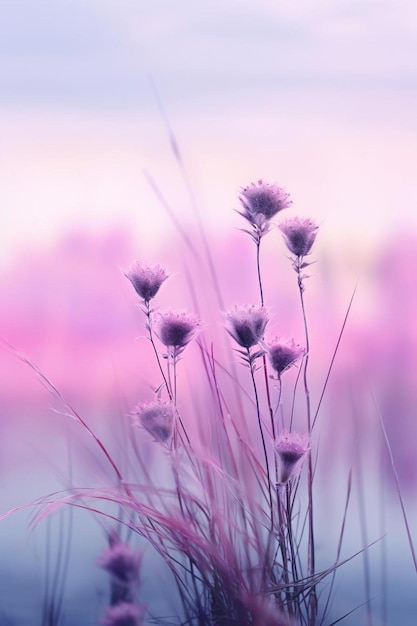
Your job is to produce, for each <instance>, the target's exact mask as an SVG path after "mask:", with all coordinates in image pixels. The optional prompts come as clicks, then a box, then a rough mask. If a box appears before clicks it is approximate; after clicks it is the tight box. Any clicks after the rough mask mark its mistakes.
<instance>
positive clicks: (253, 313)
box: [225, 305, 269, 349]
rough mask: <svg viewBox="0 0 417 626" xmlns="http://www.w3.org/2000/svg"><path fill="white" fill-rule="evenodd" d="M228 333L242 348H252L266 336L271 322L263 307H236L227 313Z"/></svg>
mask: <svg viewBox="0 0 417 626" xmlns="http://www.w3.org/2000/svg"><path fill="white" fill-rule="evenodd" d="M225 315H226V320H227V326H226V330H227V332H228V333H229V334H230V335H231V336H232V337H233V339H234V340H235V341H236V343H238V344H239V345H240V346H242V348H247V349H249V348H251V347H252V346H254V345H256V344H257V343H258V341H260V340H261V339H262V337H263V335H264V332H265V327H266V325H267V323H268V321H269V318H268V314H267V312H266V310H265V308H264V307H263V306H255V305H246V306H240V307H238V306H235V308H234V309H232V310H230V311H227V312H226V314H225Z"/></svg>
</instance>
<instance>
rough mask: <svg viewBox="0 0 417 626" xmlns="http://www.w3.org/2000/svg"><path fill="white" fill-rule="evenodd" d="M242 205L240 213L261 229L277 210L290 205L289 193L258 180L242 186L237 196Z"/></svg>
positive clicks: (265, 227) (264, 227) (266, 226)
mask: <svg viewBox="0 0 417 626" xmlns="http://www.w3.org/2000/svg"><path fill="white" fill-rule="evenodd" d="M239 199H240V202H241V203H242V206H243V212H242V213H241V215H242V216H243V217H244V218H245V219H247V220H248V222H250V223H251V224H252V225H253V226H256V227H257V228H259V229H260V230H262V231H266V230H267V229H268V222H269V220H270V219H271V218H273V217H274V215H276V214H277V213H278V212H279V211H282V210H283V209H286V208H288V207H289V206H291V204H292V201H291V199H290V195H289V194H288V193H287V192H286V191H285V190H284V189H283V188H282V187H278V185H269V184H268V183H265V182H263V181H262V180H259V181H258V182H257V183H251V184H250V185H248V187H244V188H243V189H242V191H241V193H240V196H239Z"/></svg>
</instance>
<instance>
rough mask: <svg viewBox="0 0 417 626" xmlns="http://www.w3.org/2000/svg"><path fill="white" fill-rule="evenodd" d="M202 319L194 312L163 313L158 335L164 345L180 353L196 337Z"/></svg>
mask: <svg viewBox="0 0 417 626" xmlns="http://www.w3.org/2000/svg"><path fill="white" fill-rule="evenodd" d="M199 324H200V321H199V319H198V318H197V317H196V316H195V315H194V314H193V313H176V312H175V311H166V312H165V313H161V315H160V320H159V328H158V337H159V339H160V340H161V341H162V343H163V344H164V346H167V347H172V348H174V350H175V352H176V353H177V354H179V353H180V352H181V351H182V350H183V349H184V348H185V346H186V345H187V344H188V343H189V342H190V341H191V339H192V338H193V337H194V334H195V332H196V330H197V327H198V326H199Z"/></svg>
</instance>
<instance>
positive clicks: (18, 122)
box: [0, 0, 417, 626]
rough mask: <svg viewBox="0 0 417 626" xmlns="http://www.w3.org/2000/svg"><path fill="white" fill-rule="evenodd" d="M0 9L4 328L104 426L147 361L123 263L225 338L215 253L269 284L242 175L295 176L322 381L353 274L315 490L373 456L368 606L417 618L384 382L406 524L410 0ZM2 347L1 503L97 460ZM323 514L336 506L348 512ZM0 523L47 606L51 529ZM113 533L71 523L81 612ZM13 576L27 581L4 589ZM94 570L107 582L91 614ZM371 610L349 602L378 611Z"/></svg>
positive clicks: (230, 271) (274, 262)
mask: <svg viewBox="0 0 417 626" xmlns="http://www.w3.org/2000/svg"><path fill="white" fill-rule="evenodd" d="M0 12H1V19H0V60H1V63H0V72H1V80H0V94H1V97H0V113H1V115H0V136H1V142H0V170H1V172H2V175H1V185H0V268H1V284H0V297H1V310H0V337H1V339H3V340H5V341H6V342H8V344H11V345H12V346H13V348H15V349H16V350H18V351H19V352H20V353H22V354H24V355H25V356H26V357H27V358H29V359H30V360H31V361H33V362H34V363H35V364H36V365H37V366H38V367H39V368H40V369H41V370H42V371H43V372H44V373H45V374H46V375H47V376H48V377H49V378H50V379H51V380H52V382H53V383H54V384H55V385H56V386H57V387H58V388H59V389H60V390H61V391H62V392H63V393H65V394H66V396H67V397H68V398H69V399H70V401H71V402H72V404H74V405H75V406H76V408H77V409H78V410H80V411H81V412H82V414H83V415H84V416H86V417H87V419H88V421H89V423H90V424H91V425H92V426H94V427H95V428H97V429H98V430H99V431H100V432H101V431H103V433H104V436H108V437H109V439H111V437H110V436H109V433H111V432H113V431H112V429H114V428H115V423H116V420H125V421H126V415H127V414H128V412H129V410H130V408H131V407H132V406H133V405H134V403H135V402H137V401H138V400H139V399H142V398H145V399H150V398H151V395H152V391H151V386H152V384H155V380H154V379H155V377H156V369H152V368H153V365H152V364H150V363H149V358H148V355H147V354H146V353H145V352H144V349H143V344H142V343H141V340H140V339H139V340H136V338H137V337H138V336H140V335H141V334H142V333H143V328H142V325H141V324H142V321H141V319H140V312H139V309H138V307H137V304H136V301H135V298H134V294H133V293H132V289H131V287H130V285H129V284H127V281H126V279H125V278H124V276H123V272H122V270H123V269H125V268H127V267H128V265H129V263H130V262H132V261H133V260H134V259H136V258H139V259H141V260H144V261H146V262H149V263H162V264H164V265H165V266H166V267H167V269H168V271H169V272H170V273H171V274H172V276H171V278H170V280H169V281H168V282H167V283H166V285H165V286H164V287H166V289H164V293H163V294H162V295H161V306H163V307H168V306H173V307H179V308H183V307H184V308H193V307H194V308H195V307H196V306H198V308H199V309H200V312H201V314H202V316H203V317H205V322H206V326H205V328H204V333H206V336H207V338H209V337H214V340H215V341H217V342H218V343H217V345H220V346H223V344H225V343H227V342H226V339H225V337H224V335H223V334H222V329H221V324H222V322H221V315H220V312H219V306H218V302H216V299H215V297H214V290H213V289H212V281H211V282H210V279H209V278H208V275H209V273H208V269H207V268H208V263H207V259H208V255H210V257H211V260H212V262H213V265H214V268H215V271H216V273H217V277H218V281H219V285H220V288H221V292H222V296H223V302H224V305H225V306H231V305H233V304H235V303H237V304H241V303H245V302H254V301H257V298H258V293H257V287H256V273H255V256H254V250H253V244H252V243H251V242H250V240H249V238H248V237H247V236H245V235H244V234H243V233H241V232H239V228H242V227H244V225H243V224H242V219H241V218H240V217H239V216H238V215H237V213H236V211H235V210H236V209H238V208H239V202H238V194H239V189H240V188H241V186H244V185H247V184H249V183H250V182H251V181H254V180H258V179H260V178H262V179H264V180H266V181H269V182H271V183H278V184H280V185H282V186H284V187H285V188H286V189H287V191H289V192H290V193H291V196H292V199H293V207H292V208H291V209H289V210H288V211H291V213H293V214H299V215H303V216H310V217H312V218H314V219H316V220H317V221H318V222H319V224H320V235H319V238H318V240H317V245H316V248H315V254H314V260H315V261H316V263H315V265H313V266H312V268H311V272H310V273H311V278H310V279H309V284H308V291H307V294H308V297H309V315H310V320H311V325H312V327H313V328H314V331H313V354H314V375H313V378H314V394H315V395H314V400H315V401H316V402H317V400H318V398H319V396H320V391H321V388H322V385H323V381H324V378H325V375H326V371H327V368H328V365H329V363H330V359H331V357H332V354H333V351H334V347H335V345H336V342H337V339H338V336H339V333H340V330H341V327H342V323H343V319H344V316H345V314H346V310H347V307H348V304H349V300H350V298H351V295H352V293H353V290H354V288H355V285H356V284H358V286H357V291H356V294H355V298H354V302H353V306H352V309H351V312H350V315H349V318H348V322H347V326H346V331H345V334H344V337H343V340H342V342H341V346H340V349H339V351H338V355H337V359H336V362H335V368H334V370H333V375H332V378H331V384H330V385H329V388H328V393H327V395H326V397H325V401H324V403H323V409H322V420H321V424H320V428H321V431H320V432H321V434H320V437H321V445H322V446H323V447H324V446H327V447H326V448H325V450H326V453H325V454H323V461H322V476H321V480H322V481H323V482H322V485H323V489H322V490H321V491H320V494H319V495H318V499H319V502H321V504H322V510H323V511H327V510H328V506H329V501H330V500H331V499H332V498H333V499H335V501H338V498H339V499H340V501H341V502H342V501H343V497H344V495H343V494H344V490H345V482H346V478H345V476H346V471H345V470H346V468H349V467H350V465H351V464H352V463H353V460H354V459H356V456H358V457H360V459H361V461H360V467H361V469H360V471H358V477H359V478H360V480H359V478H358V484H357V493H358V494H359V495H358V497H357V503H356V507H357V512H356V513H353V514H352V518H353V520H354V521H352V528H353V530H352V531H351V534H350V535H349V546H350V547H352V550H356V549H360V547H361V546H363V545H364V543H367V542H370V541H373V540H375V539H377V538H379V537H381V536H382V535H385V534H387V537H388V539H387V541H386V542H385V545H386V546H387V547H386V552H385V553H384V552H379V553H378V554H377V556H375V557H373V556H372V554H373V553H372V552H370V554H371V557H370V559H374V572H375V575H374V580H375V583H373V584H374V588H373V590H372V591H373V595H374V596H375V597H376V598H377V600H376V601H375V602H376V604H375V607H374V610H373V618H372V619H373V620H374V621H373V623H374V624H381V623H386V624H392V625H394V624H397V623H400V622H401V623H402V624H410V626H411V624H414V623H415V621H413V619H415V615H416V614H417V604H416V602H415V594H414V596H413V594H411V593H410V589H414V588H415V581H416V578H415V577H416V572H415V571H414V570H413V567H412V561H411V556H410V550H409V547H408V544H407V541H406V537H405V532H404V527H403V523H402V517H401V513H400V508H399V505H398V499H397V497H396V491H395V485H394V481H393V479H392V471H391V469H390V464H389V458H388V454H387V451H386V449H385V448H384V442H383V438H382V436H381V429H380V425H379V422H378V411H377V410H376V406H375V403H374V402H373V400H372V393H371V391H373V392H374V395H375V398H376V402H377V404H378V406H379V409H380V411H381V414H382V416H383V419H384V421H385V424H386V428H387V432H388V436H389V439H390V442H391V445H392V451H393V456H394V459H395V464H396V468H397V470H398V473H399V477H400V480H401V487H402V489H403V493H404V497H405V499H406V505H407V511H408V514H409V518H410V522H412V523H414V527H415V521H416V519H417V511H416V507H415V490H416V479H417V461H416V460H415V459H416V448H417V443H416V442H417V419H416V418H417V415H416V400H417V398H416V396H417V391H416V389H417V384H416V383H417V380H416V354H417V352H416V350H417V326H416V323H415V319H416V313H417V289H416V278H415V276H416V270H417V252H416V250H417V245H416V244H417V211H416V207H415V202H416V195H417V194H416V177H415V163H416V157H417V117H416V110H417V7H416V5H415V2H414V0H399V1H397V2H394V0H378V1H376V0H361V1H359V0H358V1H355V0H341V1H339V2H337V3H336V2H333V1H330V0H316V1H315V2H314V3H312V2H308V1H307V0H298V1H296V2H292V3H289V2H281V1H277V2H274V1H272V0H246V1H238V0H231V1H229V2H220V1H218V0H199V2H191V1H184V0H182V1H179V2H175V3H174V2H171V1H170V0H164V1H163V0H157V1H154V2H144V1H142V0H121V1H119V2H115V1H114V0H72V1H71V2H70V1H62V2H55V1H53V0H44V1H41V0H17V1H16V2H11V1H10V2H9V1H7V0H3V1H2V2H0ZM262 254H263V257H262V260H263V271H264V277H265V285H266V296H267V301H268V304H269V305H270V306H271V311H272V313H273V316H274V317H273V320H274V321H273V326H272V331H273V333H274V334H281V333H282V334H285V335H291V334H293V335H294V336H300V333H301V325H300V319H299V311H298V310H297V299H296V292H295V281H294V276H293V275H292V270H291V267H290V264H289V262H288V260H287V258H286V252H285V249H284V246H283V243H282V241H281V237H280V236H279V233H278V232H277V231H276V230H275V229H273V230H272V232H271V233H270V234H269V235H268V237H267V238H265V240H264V247H263V251H262ZM196 255H197V256H196ZM197 258H198V259H199V260H198V261H197V260H196V259H197ZM191 286H193V288H194V291H195V293H194V292H193V289H191V288H190V287H191ZM4 348H5V349H4V350H3V349H2V350H1V352H0V364H1V370H2V376H1V380H0V393H1V401H0V409H1V422H0V428H1V437H0V458H1V460H0V467H1V471H2V476H3V480H2V481H1V485H2V486H1V493H2V511H6V510H7V509H8V508H10V507H12V506H17V505H21V504H24V503H25V502H28V501H29V500H30V499H32V498H35V497H38V496H40V495H42V494H44V493H46V492H48V491H51V490H53V489H55V488H58V487H57V485H58V486H59V487H62V486H63V485H64V486H65V484H66V483H65V481H66V478H65V477H67V476H68V471H69V469H71V472H74V473H75V474H76V472H77V470H76V469H75V468H74V464H75V466H76V467H78V468H81V469H80V472H81V474H80V480H81V479H83V478H85V472H87V468H88V471H90V469H91V466H90V465H89V463H91V459H90V457H91V456H92V455H93V452H92V450H89V449H88V443H87V442H86V441H85V440H84V439H83V437H82V436H80V433H79V432H78V431H77V429H76V428H73V425H72V424H71V425H68V420H66V419H65V418H64V417H62V416H60V415H57V414H56V413H55V410H56V409H57V408H58V407H57V406H56V404H55V402H54V401H53V400H52V399H51V397H50V395H49V394H48V392H47V391H46V390H45V388H44V386H42V384H41V383H40V381H39V380H38V378H37V376H36V374H35V373H34V371H33V369H31V368H30V367H28V365H27V364H24V363H22V362H21V361H20V360H19V359H18V358H16V356H15V355H13V354H12V353H11V351H10V349H9V348H8V346H7V345H5V346H4ZM314 351H315V352H314ZM190 359H195V360H196V361H197V359H198V355H197V354H191V356H190ZM127 421H128V420H127ZM117 423H119V422H117ZM66 429H68V430H66ZM116 431H117V428H116ZM69 438H70V439H71V441H73V442H74V443H73V448H72V455H73V457H74V458H73V457H72V456H71V455H69V456H68V453H67V450H68V445H67V442H68V439H69ZM64 458H65V462H64V461H63V459H64ZM86 458H89V459H90V460H89V461H88V463H87V461H86ZM339 462H342V467H340V463H339ZM338 463H339V465H338ZM329 470H332V471H329ZM83 472H84V474H83ZM94 478H96V477H95V476H94ZM100 479H102V480H103V477H102V476H101V478H100ZM362 483H363V484H362ZM342 492H343V493H342ZM360 494H362V495H360ZM364 502H365V503H368V507H367V511H368V513H367V515H368V518H367V523H366V524H365V531H366V532H365V536H364V523H363V520H362V522H361V521H360V515H361V512H363V510H364ZM381 502H382V504H381ZM384 502H385V505H384ZM379 507H380V508H379ZM319 510H320V508H319ZM381 511H383V512H384V511H385V513H384V514H382V513H381ZM339 512H340V508H339ZM318 515H319V517H320V514H319V513H318ZM336 515H339V513H335V516H336ZM320 519H321V518H320ZM338 519H339V518H338ZM358 520H359V521H358ZM90 522H91V523H90ZM322 522H323V524H324V526H326V525H327V526H328V527H329V528H330V527H331V526H332V524H333V517H330V519H329V518H328V517H325V516H324V517H323V520H322ZM339 522H340V520H339ZM2 524H3V531H2V532H1V533H0V537H1V539H0V541H1V542H2V544H3V543H4V550H6V552H7V551H8V552H7V553H8V554H9V553H10V555H11V556H13V559H11V561H10V562H12V563H14V566H13V568H12V571H11V569H10V567H9V566H8V567H7V568H5V567H3V566H2V573H1V576H2V579H4V584H2V585H1V586H0V589H1V592H0V593H1V594H2V595H1V602H0V611H1V615H2V618H3V619H4V623H15V622H14V621H13V620H14V619H15V617H14V616H16V615H19V620H20V621H19V622H18V623H19V624H26V623H28V624H33V623H34V622H33V614H34V611H36V610H38V609H39V606H40V603H41V599H42V594H43V593H44V587H43V584H44V583H43V582H42V581H44V578H43V576H44V572H45V565H44V561H45V558H44V557H45V545H44V543H45V539H44V536H43V534H42V533H44V534H45V535H46V534H47V533H48V532H49V531H47V530H45V526H44V527H43V530H42V529H39V530H37V531H35V534H34V535H31V536H30V537H29V536H27V533H26V530H25V529H26V524H27V515H26V516H25V514H23V513H18V514H17V515H15V516H14V517H13V518H7V519H6V520H3V521H2ZM51 532H52V531H51ZM366 535H367V536H366ZM92 538H93V539H92ZM103 542H104V539H103V536H102V535H100V533H97V531H96V527H95V526H94V522H93V521H91V520H86V519H85V518H82V519H81V522H80V523H79V524H75V529H74V532H73V558H72V567H73V569H74V571H78V570H77V567H78V563H80V564H81V565H80V568H82V570H83V571H84V572H85V576H84V577H85V580H83V583H82V585H81V584H80V580H79V575H78V574H77V576H72V577H71V576H70V577H69V580H68V582H67V585H68V588H67V605H66V606H67V608H66V610H67V623H71V619H73V620H75V621H74V623H79V620H80V619H87V620H90V621H89V622H88V623H95V622H94V619H96V618H97V615H98V614H99V613H100V606H101V604H100V603H101V602H102V599H103V597H104V596H105V590H106V581H105V579H104V578H103V579H100V574H99V573H97V574H96V568H94V558H95V556H96V554H97V552H98V551H99V550H100V549H101V547H102V544H103ZM378 549H379V548H378ZM361 565H362V563H361ZM360 571H361V572H362V570H360ZM385 571H388V572H391V575H388V574H387V575H386V576H385V574H384V572H385ZM381 572H382V574H381ZM392 572H395V574H392ZM23 573H25V574H23ZM96 576H97V579H96V578H95V577H96ZM360 576H362V574H360ZM384 576H385V577H384ZM75 579H77V580H75ZM16 580H19V581H21V582H20V583H19V585H20V586H21V595H20V596H18V595H14V594H12V593H10V592H9V586H8V583H7V581H11V582H10V585H14V584H15V581H16ZM34 580H36V581H37V582H36V585H35V584H34ZM354 580H355V581H356V586H355V584H353V581H354ZM358 580H359V581H360V582H358ZM384 580H385V583H384ZM387 581H388V583H387ZM386 583H387V584H386ZM384 584H385V587H384ZM77 585H78V586H77ZM343 585H344V587H345V588H346V589H347V591H345V595H344V596H343V594H342V596H341V598H340V603H341V604H340V606H343V610H346V611H347V610H349V607H352V606H353V605H355V606H356V604H360V603H361V602H362V601H363V599H364V598H363V586H364V583H363V579H362V578H358V577H357V575H356V574H355V572H353V571H352V573H351V575H350V576H349V574H346V579H345V581H344V583H343ZM361 589H362V596H361ZM384 589H385V591H386V590H387V589H388V591H386V593H385V596H386V597H387V598H388V599H389V602H387V606H386V607H385V608H384V607H383V602H382V601H381V597H382V596H384ZM82 593H85V595H86V597H87V596H88V597H94V598H95V600H94V602H93V603H92V604H91V606H90V608H89V609H88V610H89V611H90V612H89V613H88V617H86V616H85V615H84V616H83V617H82V618H81V617H80V614H79V613H78V614H77V613H76V610H75V607H77V610H79V606H80V603H79V602H78V600H77V601H75V600H74V598H80V597H81V595H80V594H82ZM22 595H23V596H24V597H25V598H26V601H25V607H24V608H22V603H21V597H22ZM350 596H352V597H350ZM355 603H356V604H355ZM368 613H369V612H368ZM366 615H367V611H366V610H363V609H362V613H360V612H358V613H355V617H353V618H351V619H352V621H351V622H349V623H351V624H358V623H364V624H365V623H368V624H369V623H370V622H369V614H368V616H366ZM399 616H401V619H400V618H399ZM7 619H8V620H10V621H9V622H7V621H6V620H7ZM25 620H26V621H25ZM77 620H78V621H77ZM355 620H356V621H355ZM361 620H362V621H361ZM366 620H368V621H366ZM39 623H40V622H39ZM86 623H87V622H86Z"/></svg>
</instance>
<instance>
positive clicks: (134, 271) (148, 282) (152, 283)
mask: <svg viewBox="0 0 417 626" xmlns="http://www.w3.org/2000/svg"><path fill="white" fill-rule="evenodd" d="M125 276H126V277H127V278H128V279H129V280H130V282H131V283H132V285H133V287H134V288H135V291H136V293H137V294H138V295H139V296H140V297H141V298H142V299H143V300H144V301H145V302H146V303H149V301H150V300H152V298H154V297H155V296H156V294H157V293H158V291H159V288H160V286H161V285H162V283H163V282H164V280H166V279H167V278H168V274H167V273H166V272H165V270H164V269H163V268H162V267H160V266H159V265H155V267H149V266H147V265H141V264H140V263H139V261H136V263H134V264H133V265H132V266H131V267H130V269H129V270H128V271H127V272H126V273H125Z"/></svg>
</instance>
